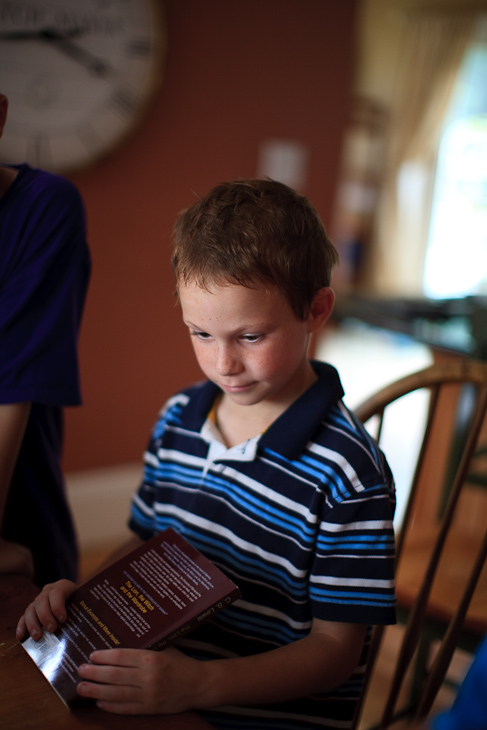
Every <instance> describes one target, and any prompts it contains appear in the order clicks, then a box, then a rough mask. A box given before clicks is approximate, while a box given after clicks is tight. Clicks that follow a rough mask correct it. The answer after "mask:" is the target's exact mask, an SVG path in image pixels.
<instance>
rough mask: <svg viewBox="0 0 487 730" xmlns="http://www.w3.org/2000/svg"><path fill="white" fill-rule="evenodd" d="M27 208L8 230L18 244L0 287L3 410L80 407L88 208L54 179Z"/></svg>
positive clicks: (65, 184)
mask: <svg viewBox="0 0 487 730" xmlns="http://www.w3.org/2000/svg"><path fill="white" fill-rule="evenodd" d="M30 192H32V191H30ZM28 201H29V202H28V204H26V207H25V206H24V208H22V207H21V206H20V203H19V205H18V207H17V208H14V209H13V210H12V211H10V213H11V215H10V222H11V223H10V225H11V227H10V229H9V228H8V227H7V228H6V229H5V228H3V229H2V235H5V230H7V232H8V233H9V234H10V237H11V238H13V237H15V240H14V241H11V242H10V243H11V245H10V247H9V249H8V250H9V254H10V255H9V260H8V261H7V262H5V261H4V262H3V267H2V272H3V275H2V279H1V280H0V342H1V350H2V357H1V358H0V403H15V402H20V401H30V402H37V403H44V404H48V405H53V406H63V405H78V404H79V403H80V402H81V390H80V382H79V369H78V334H79V327H80V322H81V315H82V310H83V307H84V301H85V296H86V290H87V286H88V280H89V275H90V267H91V262H90V255H89V250H88V246H87V242H86V225H85V213H84V207H83V203H82V200H81V197H80V195H79V193H78V191H77V189H76V188H75V187H74V186H73V185H72V184H71V183H70V182H69V181H67V180H65V179H63V178H61V177H58V176H54V175H47V174H46V176H45V178H44V179H43V187H42V189H40V190H36V191H35V194H31V195H30V196H28ZM12 221H17V225H16V227H15V228H12V226H13V225H14V223H12ZM2 243H3V242H2Z"/></svg>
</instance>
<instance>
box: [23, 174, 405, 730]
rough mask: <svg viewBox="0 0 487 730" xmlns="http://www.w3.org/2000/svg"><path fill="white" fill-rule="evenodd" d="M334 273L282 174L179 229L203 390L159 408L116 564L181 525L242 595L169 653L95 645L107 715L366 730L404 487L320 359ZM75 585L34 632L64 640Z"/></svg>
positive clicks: (91, 676) (92, 678)
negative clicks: (313, 346) (373, 645)
mask: <svg viewBox="0 0 487 730" xmlns="http://www.w3.org/2000/svg"><path fill="white" fill-rule="evenodd" d="M336 263H337V254H336V251H335V249H334V247H333V245H332V243H331V241H330V240H329V238H328V236H327V234H326V231H325V229H324V227H323V224H322V222H321V220H320V218H319V216H318V214H317V212H316V210H315V209H314V207H313V206H312V205H311V203H310V202H309V201H308V200H307V198H305V197H304V196H302V195H299V194H298V193H296V192H295V191H294V190H292V189H291V188H289V187H287V186H286V185H283V184H281V183H278V182H274V181H271V180H237V181H233V182H229V183H223V184H221V185H218V186H216V187H215V188H214V189H213V190H211V191H210V192H209V193H208V194H207V195H206V196H204V197H202V198H201V199H199V200H197V202H195V204H194V205H193V206H191V207H190V208H189V209H188V210H186V211H184V212H183V213H182V214H181V216H180V217H179V218H178V220H177V222H176V225H175V228H174V245H173V254H172V266H173V271H174V274H175V279H176V286H177V294H178V299H179V303H180V305H181V310H182V316H183V321H184V323H185V325H186V327H187V328H188V331H189V335H190V337H191V340H192V343H193V347H194V351H195V355H196V358H197V361H198V363H199V365H200V368H201V370H202V371H203V373H204V375H205V378H206V379H205V380H204V381H203V382H201V383H197V384H195V385H192V386H190V387H188V388H185V389H184V390H182V391H181V392H180V393H177V394H175V395H174V396H173V397H172V398H170V399H169V401H168V402H167V403H166V404H165V406H164V407H163V409H162V411H161V413H160V416H159V418H158V420H157V422H156V424H155V426H154V429H153V432H152V436H151V438H150V441H149V444H148V448H147V450H146V454H145V471H144V478H143V482H142V484H141V485H140V487H139V489H138V491H137V493H136V494H135V495H134V498H133V502H132V509H131V515H130V523H129V524H130V527H131V529H132V530H133V532H134V533H135V537H134V538H133V539H132V540H131V541H130V543H129V544H128V545H126V546H124V547H123V548H122V549H121V550H120V551H119V552H118V553H117V554H116V555H115V556H113V558H116V557H119V556H121V555H122V554H123V553H126V552H127V551H128V549H129V548H133V547H136V546H137V545H140V544H141V543H142V541H144V540H146V539H148V538H149V537H152V536H153V535H154V534H157V533H158V532H159V531H161V530H163V529H164V528H165V527H169V526H170V527H173V528H174V529H175V530H176V531H178V532H180V533H181V534H182V535H183V536H184V537H185V538H186V539H187V540H188V541H189V542H190V543H192V544H193V545H194V546H195V547H197V548H198V549H200V550H201V551H202V552H203V553H204V554H205V555H206V556H207V557H208V558H209V559H210V560H212V561H213V562H214V563H215V564H216V565H217V566H218V567H219V568H221V569H222V570H223V571H224V572H226V573H227V574H228V575H229V576H230V577H231V578H232V579H233V580H234V581H235V582H236V583H237V584H238V586H239V587H240V589H241V592H242V598H241V599H240V600H238V601H236V602H235V603H234V604H233V605H232V606H230V607H228V608H227V609H226V610H225V611H222V612H219V613H218V614H217V615H216V616H215V617H214V618H212V619H211V620H210V621H208V622H206V624H205V625H204V626H201V627H198V628H197V629H196V630H195V631H194V632H192V633H191V635H189V636H188V637H187V638H185V639H184V640H181V641H179V642H178V644H177V646H171V647H169V648H168V649H166V650H164V651H163V652H150V651H149V652H148V651H142V650H132V651H130V650H126V649H117V650H114V651H112V650H108V651H100V652H94V653H93V654H92V655H91V656H90V663H87V664H85V665H83V666H81V667H80V668H79V674H80V684H79V686H78V692H79V694H80V695H81V696H82V697H84V698H93V699H94V700H96V701H97V704H98V706H99V707H100V708H102V709H104V710H106V711H108V712H114V713H151V714H152V713H174V712H180V711H184V710H188V709H199V710H203V711H204V712H205V715H206V716H207V717H208V718H209V719H210V721H211V722H212V724H214V725H215V726H218V727H249V726H251V727H256V728H257V727H259V728H264V727H273V728H279V730H282V729H283V728H302V727H307V728H309V727H321V728H326V727H333V728H336V727H337V726H339V727H341V728H347V727H350V726H351V723H352V722H353V715H354V712H355V708H356V705H357V700H358V698H359V696H360V692H361V687H362V683H363V677H364V665H365V662H366V657H367V647H368V641H369V636H370V627H371V625H373V624H375V623H384V624H387V623H393V622H394V621H395V594H394V553H395V550H394V534H393V528H392V519H393V513H394V506H395V495H394V484H393V479H392V475H391V473H390V470H389V467H388V465H387V463H386V461H385V459H384V457H383V455H382V453H381V452H380V451H379V449H378V447H377V444H376V443H375V441H373V439H372V438H371V437H370V436H369V435H368V434H367V432H366V431H365V429H364V428H363V426H362V425H361V424H360V423H359V422H358V420H357V419H356V418H355V417H354V415H353V414H352V413H351V412H350V411H349V410H348V409H347V408H346V406H345V404H344V403H343V400H342V398H343V390H342V387H341V384H340V379H339V376H338V373H337V372H336V370H335V368H333V367H332V366H331V365H328V364H326V363H320V362H316V361H313V360H310V359H309V357H308V346H309V340H310V337H311V335H312V334H314V333H316V332H318V331H319V330H320V328H321V327H322V326H323V325H324V324H325V322H326V321H327V320H328V318H329V317H330V314H331V312H332V308H333V303H334V293H333V290H332V289H331V288H330V277H331V272H332V268H333V266H334V265H335V264H336ZM156 324H157V323H155V331H156ZM163 335H164V331H162V333H161V336H163ZM73 589H74V584H73V583H70V582H69V581H60V582H58V583H56V584H54V585H50V586H46V587H45V589H44V590H43V591H42V593H41V594H40V596H38V598H37V599H36V600H35V601H34V602H33V603H32V604H31V605H30V606H29V607H28V608H27V610H26V612H25V614H24V616H23V617H22V618H21V620H20V622H19V625H18V636H19V638H22V636H24V635H25V633H26V631H28V632H29V633H30V635H31V636H32V637H33V638H34V639H39V638H40V637H41V627H45V628H46V629H47V630H49V631H52V630H55V628H56V626H57V622H58V621H60V620H64V619H65V616H66V611H65V600H66V598H67V597H68V596H69V595H70V593H71V592H72V590H73Z"/></svg>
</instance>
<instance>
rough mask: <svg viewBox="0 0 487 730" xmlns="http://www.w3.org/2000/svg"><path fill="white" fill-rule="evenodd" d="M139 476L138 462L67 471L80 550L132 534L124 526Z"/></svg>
mask: <svg viewBox="0 0 487 730" xmlns="http://www.w3.org/2000/svg"><path fill="white" fill-rule="evenodd" d="M141 478H142V463H141V462H137V463H135V464H133V463H130V464H120V465H117V466H112V467H103V468H101V469H90V470H86V471H79V472H72V473H68V474H66V487H67V494H68V501H69V504H70V506H71V509H72V512H73V517H74V521H75V525H76V529H77V532H78V539H79V544H80V548H81V549H82V550H96V549H98V548H100V547H104V546H105V545H113V544H121V543H122V542H123V541H125V540H126V539H127V538H128V537H129V536H130V535H132V533H131V532H130V530H129V529H128V527H127V521H128V517H129V509H130V500H131V498H132V495H133V493H134V492H135V490H136V489H137V487H138V486H139V484H140V481H141Z"/></svg>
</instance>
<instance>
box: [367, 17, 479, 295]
mask: <svg viewBox="0 0 487 730" xmlns="http://www.w3.org/2000/svg"><path fill="white" fill-rule="evenodd" d="M475 20H476V16H475V14H473V13H469V12H461V13H453V12H451V13H449V14H447V15H444V16H442V15H439V14H437V13H432V12H431V13H426V12H423V13H420V14H417V15H414V16H411V17H409V18H408V20H407V26H406V29H405V44H404V46H405V47H404V52H403V54H402V59H401V64H400V69H399V71H398V77H397V84H396V95H395V99H394V100H393V101H392V113H391V124H390V132H389V138H388V141H387V153H386V163H385V174H384V183H383V188H382V191H381V196H380V204H379V208H378V212H377V220H376V225H375V227H374V237H373V240H372V243H371V251H370V257H369V260H368V262H367V269H366V272H365V281H366V287H367V289H368V290H372V291H374V292H376V293H379V294H385V295H387V294H393V295H398V294H400V295H418V294H420V293H421V292H422V272H423V264H424V255H425V247H426V237H427V231H428V220H429V210H430V203H431V193H432V185H433V178H434V170H435V160H436V154H437V148H438V143H439V137H440V132H441V128H442V123H443V119H444V117H445V114H446V111H447V108H448V104H449V101H450V98H451V94H452V90H453V86H454V82H455V79H456V76H457V72H458V69H459V66H460V64H461V61H462V59H463V56H464V53H465V50H466V47H467V45H468V43H469V40H470V38H471V37H472V32H473V28H474V26H475Z"/></svg>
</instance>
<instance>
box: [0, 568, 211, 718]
mask: <svg viewBox="0 0 487 730" xmlns="http://www.w3.org/2000/svg"><path fill="white" fill-rule="evenodd" d="M37 593H38V589H37V588H36V587H35V586H34V585H33V584H32V583H31V582H30V581H28V580H27V579H26V578H23V577H21V576H7V575H3V576H1V575H0V728H1V729H2V730H28V729H29V728H32V730H84V729H85V728H89V729H90V730H96V729H97V728H99V729H100V730H109V729H110V728H113V730H134V728H137V730H151V729H152V730H155V729H156V728H157V730H210V729H211V728H213V725H210V723H208V722H207V721H206V720H204V719H203V718H202V717H201V716H200V715H198V714H197V713H193V712H184V713H182V714H179V715H137V716H133V715H114V714H111V713H108V712H103V711H102V710H99V709H98V708H96V707H84V708H80V709H77V710H71V711H70V710H68V709H67V708H66V707H65V705H64V704H63V702H61V700H60V699H59V697H58V696H57V694H56V693H55V692H54V690H53V689H52V688H51V686H50V685H49V683H48V681H47V680H46V679H45V678H44V675H43V674H42V673H41V672H40V671H39V669H38V668H37V667H36V665H35V664H34V662H33V661H32V659H31V658H30V657H29V656H28V654H27V653H26V652H25V651H24V649H23V648H22V646H21V645H20V644H19V642H18V641H17V640H16V638H15V628H16V626H17V621H18V619H19V617H20V616H21V615H22V613H23V611H24V609H25V608H26V606H27V605H28V604H29V603H30V601H31V600H32V599H33V598H34V596H35V595H36V594H37Z"/></svg>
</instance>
